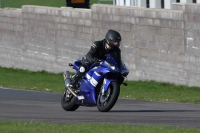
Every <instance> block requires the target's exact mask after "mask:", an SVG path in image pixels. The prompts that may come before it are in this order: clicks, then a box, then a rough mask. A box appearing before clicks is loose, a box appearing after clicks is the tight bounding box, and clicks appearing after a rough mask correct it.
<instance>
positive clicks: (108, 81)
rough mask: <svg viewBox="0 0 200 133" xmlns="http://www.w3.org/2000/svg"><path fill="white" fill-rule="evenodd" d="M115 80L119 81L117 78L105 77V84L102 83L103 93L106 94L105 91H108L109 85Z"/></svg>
mask: <svg viewBox="0 0 200 133" xmlns="http://www.w3.org/2000/svg"><path fill="white" fill-rule="evenodd" d="M113 81H115V82H117V80H115V79H107V78H104V80H103V85H102V88H101V95H104V94H105V92H107V91H108V88H109V85H110V83H111V82H113Z"/></svg>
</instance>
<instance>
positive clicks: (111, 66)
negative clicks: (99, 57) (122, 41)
mask: <svg viewBox="0 0 200 133" xmlns="http://www.w3.org/2000/svg"><path fill="white" fill-rule="evenodd" d="M105 63H106V64H107V66H108V67H109V68H110V69H112V70H114V71H119V69H118V68H117V67H116V66H114V65H111V64H110V63H108V62H107V61H105Z"/></svg>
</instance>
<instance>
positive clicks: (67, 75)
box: [63, 71, 85, 100]
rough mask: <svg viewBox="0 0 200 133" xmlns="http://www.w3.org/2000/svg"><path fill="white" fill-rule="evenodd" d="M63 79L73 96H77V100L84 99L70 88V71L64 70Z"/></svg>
mask: <svg viewBox="0 0 200 133" xmlns="http://www.w3.org/2000/svg"><path fill="white" fill-rule="evenodd" d="M63 76H64V81H65V86H66V87H67V89H68V90H69V91H70V92H71V93H72V95H73V96H75V97H76V98H78V100H83V99H85V98H84V96H77V94H76V93H75V92H74V91H73V90H72V88H71V86H70V83H71V80H70V73H69V71H66V72H65V73H64V74H63Z"/></svg>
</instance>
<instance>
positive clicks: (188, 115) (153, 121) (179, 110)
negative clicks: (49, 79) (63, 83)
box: [0, 88, 200, 128]
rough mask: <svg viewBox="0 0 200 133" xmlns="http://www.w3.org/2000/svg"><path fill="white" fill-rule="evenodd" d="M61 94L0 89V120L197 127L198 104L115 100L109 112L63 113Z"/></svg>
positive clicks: (81, 110) (199, 124)
mask: <svg viewBox="0 0 200 133" xmlns="http://www.w3.org/2000/svg"><path fill="white" fill-rule="evenodd" d="M60 97H61V94H57V93H45V92H35V91H24V90H13V89H3V88H0V120H24V121H41V122H48V123H86V122H90V123H91V122H92V123H118V124H119V123H123V124H129V125H165V126H181V127H197V128H200V104H183V103H164V102H150V101H139V100H128V99H118V101H117V103H116V105H115V106H114V107H113V108H112V110H111V111H110V112H106V113H102V112H99V111H98V109H97V108H96V107H79V108H78V110H76V111H73V112H66V111H64V110H63V109H62V107H61V105H60Z"/></svg>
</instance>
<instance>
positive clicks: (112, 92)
mask: <svg viewBox="0 0 200 133" xmlns="http://www.w3.org/2000/svg"><path fill="white" fill-rule="evenodd" d="M100 92H101V91H100ZM119 93H120V86H119V83H118V82H111V83H110V85H109V88H108V91H107V92H105V94H104V95H102V94H101V93H99V96H98V99H97V108H98V110H99V111H101V112H108V111H109V110H110V109H111V108H112V107H113V106H114V105H115V103H116V101H117V99H118V97H119Z"/></svg>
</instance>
